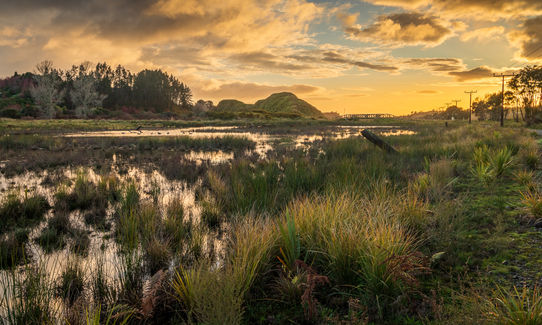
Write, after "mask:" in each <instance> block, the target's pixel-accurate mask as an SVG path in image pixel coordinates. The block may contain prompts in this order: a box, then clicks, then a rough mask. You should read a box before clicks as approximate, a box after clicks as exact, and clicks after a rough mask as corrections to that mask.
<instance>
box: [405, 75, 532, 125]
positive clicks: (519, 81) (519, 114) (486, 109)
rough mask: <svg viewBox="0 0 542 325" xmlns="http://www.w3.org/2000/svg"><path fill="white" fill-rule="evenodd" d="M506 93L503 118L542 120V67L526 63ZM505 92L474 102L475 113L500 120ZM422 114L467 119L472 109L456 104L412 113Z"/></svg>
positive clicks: (510, 83)
mask: <svg viewBox="0 0 542 325" xmlns="http://www.w3.org/2000/svg"><path fill="white" fill-rule="evenodd" d="M507 89H508V90H507V91H505V92H504V117H505V118H512V119H514V120H516V121H517V122H519V121H524V122H527V123H539V122H542V66H537V65H534V66H526V67H524V68H523V69H521V70H520V71H519V72H518V73H516V75H515V76H514V77H512V78H511V79H510V80H509V81H508V83H507ZM502 101H503V95H502V92H495V93H491V94H487V95H485V96H484V97H482V98H476V99H475V100H474V101H473V102H472V114H473V115H475V116H476V117H477V118H478V120H480V121H484V120H490V121H498V120H500V118H501V108H502V107H503V106H502ZM418 115H423V117H425V118H434V119H445V120H450V119H464V120H466V119H468V118H469V110H468V109H461V108H460V107H458V106H456V105H453V106H448V107H445V108H444V109H443V110H442V111H433V112H429V113H426V114H424V113H416V112H413V113H412V115H411V116H413V117H415V116H418Z"/></svg>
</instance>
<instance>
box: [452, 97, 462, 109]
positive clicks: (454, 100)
mask: <svg viewBox="0 0 542 325" xmlns="http://www.w3.org/2000/svg"><path fill="white" fill-rule="evenodd" d="M460 101H461V99H452V102H455V107H457V108H459V106H457V103H459V102H460Z"/></svg>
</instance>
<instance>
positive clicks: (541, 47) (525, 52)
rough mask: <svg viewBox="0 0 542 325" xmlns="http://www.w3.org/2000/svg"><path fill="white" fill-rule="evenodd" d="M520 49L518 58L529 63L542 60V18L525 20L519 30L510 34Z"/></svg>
mask: <svg viewBox="0 0 542 325" xmlns="http://www.w3.org/2000/svg"><path fill="white" fill-rule="evenodd" d="M508 38H509V39H510V41H511V42H512V44H514V45H515V46H516V47H517V48H518V49H519V52H518V53H517V56H518V57H519V58H520V59H523V60H528V61H540V60H542V16H538V17H533V18H529V19H527V20H525V22H524V23H523V24H522V26H521V28H520V29H519V30H514V31H512V32H510V33H509V34H508Z"/></svg>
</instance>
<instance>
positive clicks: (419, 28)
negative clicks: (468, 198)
mask: <svg viewBox="0 0 542 325" xmlns="http://www.w3.org/2000/svg"><path fill="white" fill-rule="evenodd" d="M43 60H52V61H53V62H54V64H55V66H56V67H58V68H62V69H67V68H69V67H71V66H72V65H74V64H79V63H82V62H85V61H90V62H93V63H98V62H104V61H106V62H107V63H109V64H110V65H114V66H116V65H118V64H122V65H124V66H126V67H128V68H129V69H130V70H132V71H140V70H143V69H158V68H160V69H163V70H166V71H167V72H169V73H172V74H174V75H176V76H177V77H179V78H180V79H181V80H182V81H183V82H185V83H186V84H188V85H189V87H190V88H191V89H192V91H193V94H194V99H195V100H198V99H204V100H212V101H213V102H215V104H216V103H218V102H219V101H220V100H221V99H231V98H234V99H239V100H242V101H244V102H247V103H252V102H255V101H256V100H258V99H261V98H265V97H267V96H269V95H270V94H272V93H275V92H281V91H289V92H293V93H295V94H296V95H297V96H298V97H300V98H302V99H305V100H307V101H308V102H310V103H311V104H313V105H315V106H316V107H318V108H319V109H321V110H322V111H335V112H338V113H341V114H343V113H346V114H354V113H390V114H395V115H402V114H408V113H410V112H412V111H427V110H432V109H438V108H439V107H442V106H445V104H446V103H451V101H452V100H456V99H457V100H461V101H460V102H459V106H460V107H468V102H469V97H468V95H467V94H465V93H464V91H467V90H476V91H477V94H475V96H483V95H485V94H487V93H489V92H497V91H500V79H499V78H495V77H493V74H494V73H497V74H498V73H503V72H504V73H509V72H512V71H514V70H517V69H520V68H521V67H523V66H525V65H527V64H531V65H532V64H537V63H538V64H541V63H542V1H541V0H365V1H361V0H351V1H332V0H312V1H311V0H290V1H285V0H220V1H217V0H17V1H11V0H2V1H0V77H7V76H10V75H12V74H13V73H14V72H15V71H17V72H25V71H34V70H35V65H36V64H37V63H38V62H40V61H43Z"/></svg>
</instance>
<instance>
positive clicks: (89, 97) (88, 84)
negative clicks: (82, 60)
mask: <svg viewBox="0 0 542 325" xmlns="http://www.w3.org/2000/svg"><path fill="white" fill-rule="evenodd" d="M70 97H71V100H72V102H73V104H74V105H75V115H76V116H77V117H79V118H85V117H87V116H88V114H89V113H90V110H91V109H92V108H96V107H101V106H102V102H103V100H104V99H105V98H106V97H107V96H105V95H101V94H100V93H98V92H97V91H96V87H95V80H94V78H93V77H92V76H90V75H81V76H79V77H78V78H77V79H75V80H74V81H73V89H72V90H71V92H70Z"/></svg>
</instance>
